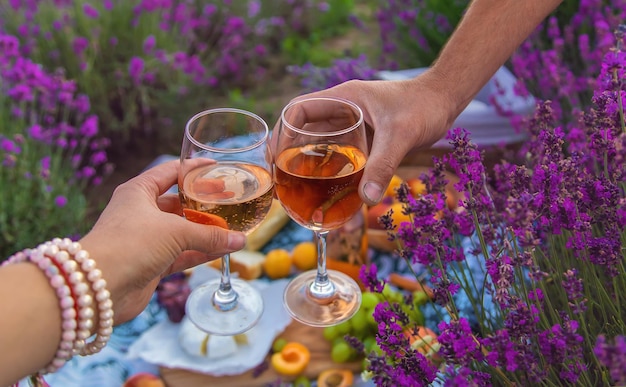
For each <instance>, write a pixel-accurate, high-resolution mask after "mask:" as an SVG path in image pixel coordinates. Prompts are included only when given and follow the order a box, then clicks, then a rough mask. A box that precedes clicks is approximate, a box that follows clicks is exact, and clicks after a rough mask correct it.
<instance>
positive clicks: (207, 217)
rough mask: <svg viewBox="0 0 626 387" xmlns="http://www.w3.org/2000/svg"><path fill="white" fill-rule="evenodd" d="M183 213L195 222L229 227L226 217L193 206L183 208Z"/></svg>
mask: <svg viewBox="0 0 626 387" xmlns="http://www.w3.org/2000/svg"><path fill="white" fill-rule="evenodd" d="M183 215H185V218H186V219H187V220H190V221H192V222H195V223H200V224H206V225H209V226H217V227H221V228H225V229H228V223H226V219H224V218H222V217H221V216H217V215H214V214H209V213H206V212H201V211H197V210H192V209H191V208H183Z"/></svg>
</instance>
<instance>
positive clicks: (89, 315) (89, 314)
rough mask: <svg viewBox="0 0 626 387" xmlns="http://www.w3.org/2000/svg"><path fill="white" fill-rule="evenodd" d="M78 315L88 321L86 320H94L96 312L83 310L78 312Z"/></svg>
mask: <svg viewBox="0 0 626 387" xmlns="http://www.w3.org/2000/svg"><path fill="white" fill-rule="evenodd" d="M78 315H79V316H80V318H82V319H86V318H93V316H94V311H93V308H84V309H81V310H80V312H78Z"/></svg>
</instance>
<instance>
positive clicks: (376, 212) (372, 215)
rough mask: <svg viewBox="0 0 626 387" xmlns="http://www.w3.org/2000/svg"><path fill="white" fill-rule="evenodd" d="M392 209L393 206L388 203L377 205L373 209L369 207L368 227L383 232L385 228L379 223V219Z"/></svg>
mask: <svg viewBox="0 0 626 387" xmlns="http://www.w3.org/2000/svg"><path fill="white" fill-rule="evenodd" d="M390 207H391V204H389V203H387V202H384V201H382V202H380V203H378V204H376V205H373V206H371V207H368V209H367V227H368V228H372V229H375V230H383V229H384V228H383V226H382V225H381V224H380V222H379V221H378V218H380V217H381V216H383V215H385V214H386V213H387V211H389V208H390Z"/></svg>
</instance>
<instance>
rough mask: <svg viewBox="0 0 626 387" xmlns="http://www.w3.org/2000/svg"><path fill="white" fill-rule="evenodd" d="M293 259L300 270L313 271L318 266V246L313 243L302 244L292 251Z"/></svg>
mask: <svg viewBox="0 0 626 387" xmlns="http://www.w3.org/2000/svg"><path fill="white" fill-rule="evenodd" d="M291 258H292V260H293V265H294V266H295V267H297V268H298V269H299V270H311V269H313V268H315V267H316V266H317V246H316V245H315V243H313V242H311V241H305V242H300V243H298V244H297V245H295V246H294V248H293V250H292V251H291Z"/></svg>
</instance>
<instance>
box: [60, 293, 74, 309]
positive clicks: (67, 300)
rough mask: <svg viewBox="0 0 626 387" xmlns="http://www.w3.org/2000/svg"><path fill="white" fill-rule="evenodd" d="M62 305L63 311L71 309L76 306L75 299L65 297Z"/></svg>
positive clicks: (61, 302) (62, 299)
mask: <svg viewBox="0 0 626 387" xmlns="http://www.w3.org/2000/svg"><path fill="white" fill-rule="evenodd" d="M60 304H61V308H62V309H67V308H71V307H73V306H74V299H73V298H72V297H69V296H67V297H63V298H61V301H60Z"/></svg>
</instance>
